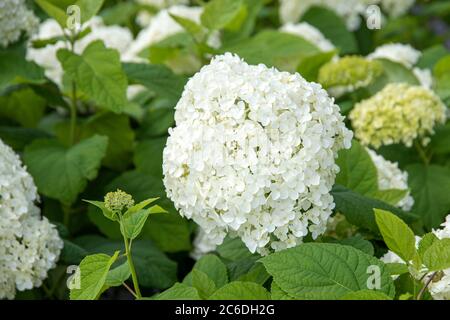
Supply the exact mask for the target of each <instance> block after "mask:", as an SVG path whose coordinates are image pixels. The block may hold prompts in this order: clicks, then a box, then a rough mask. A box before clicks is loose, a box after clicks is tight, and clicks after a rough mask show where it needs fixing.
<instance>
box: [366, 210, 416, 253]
mask: <svg viewBox="0 0 450 320" xmlns="http://www.w3.org/2000/svg"><path fill="white" fill-rule="evenodd" d="M374 211H375V220H376V222H377V225H378V228H379V229H380V232H381V235H382V236H383V240H384V242H385V243H386V245H387V247H388V248H389V249H390V250H391V251H393V252H394V253H396V254H397V255H398V256H399V257H401V258H402V259H403V260H404V261H410V260H412V259H413V258H414V256H415V255H416V254H417V251H416V240H415V237H414V232H413V231H412V230H411V229H410V228H409V227H408V225H407V224H406V223H404V222H403V220H402V219H400V218H399V217H397V216H396V215H394V214H392V213H391V212H388V211H384V210H380V209H374Z"/></svg>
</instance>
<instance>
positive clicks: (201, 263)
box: [183, 254, 228, 288]
mask: <svg viewBox="0 0 450 320" xmlns="http://www.w3.org/2000/svg"><path fill="white" fill-rule="evenodd" d="M193 270H198V271H201V272H203V273H205V274H206V275H207V276H208V277H209V278H210V279H211V280H212V281H213V282H214V284H215V287H216V288H221V287H223V286H224V285H225V284H226V283H228V274H227V268H226V266H225V264H224V263H223V262H222V261H221V260H220V259H219V257H217V256H216V255H213V254H207V255H204V256H203V257H201V258H200V259H199V260H198V261H197V262H196V263H195V265H194V268H193ZM183 283H184V284H187V285H192V283H193V279H192V273H189V274H188V275H187V276H186V277H185V278H184V280H183Z"/></svg>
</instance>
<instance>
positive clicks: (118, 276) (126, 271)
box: [105, 261, 131, 287]
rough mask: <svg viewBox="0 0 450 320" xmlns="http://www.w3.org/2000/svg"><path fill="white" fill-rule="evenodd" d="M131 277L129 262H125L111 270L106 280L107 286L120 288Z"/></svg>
mask: <svg viewBox="0 0 450 320" xmlns="http://www.w3.org/2000/svg"><path fill="white" fill-rule="evenodd" d="M130 276H131V270H130V266H129V265H128V262H127V261H125V262H124V263H122V264H121V265H120V266H118V267H116V268H114V269H111V270H109V272H108V275H107V277H106V280H105V286H107V287H118V286H121V285H122V284H123V283H124V282H125V281H127V280H128V278H130Z"/></svg>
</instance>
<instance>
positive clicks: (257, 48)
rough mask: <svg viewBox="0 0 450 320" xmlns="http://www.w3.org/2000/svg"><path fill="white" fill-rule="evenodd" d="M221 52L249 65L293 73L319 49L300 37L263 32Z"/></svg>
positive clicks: (270, 31) (271, 31) (269, 31)
mask: <svg viewBox="0 0 450 320" xmlns="http://www.w3.org/2000/svg"><path fill="white" fill-rule="evenodd" d="M221 52H232V53H236V54H238V55H239V56H240V57H241V58H243V59H244V60H245V61H246V62H247V63H249V64H259V63H264V64H265V65H266V66H268V67H276V68H278V69H281V70H288V71H295V70H296V69H297V66H298V64H299V62H300V61H301V59H302V58H305V57H308V56H311V55H314V54H316V53H318V52H319V49H318V48H317V47H316V46H314V45H312V44H311V43H310V42H308V41H306V40H305V39H303V38H301V37H298V36H295V35H292V34H288V33H283V32H278V31H273V30H265V31H261V32H260V33H258V34H256V35H255V36H253V37H252V38H250V39H243V40H240V41H237V42H236V43H234V44H232V45H229V46H226V47H223V48H221Z"/></svg>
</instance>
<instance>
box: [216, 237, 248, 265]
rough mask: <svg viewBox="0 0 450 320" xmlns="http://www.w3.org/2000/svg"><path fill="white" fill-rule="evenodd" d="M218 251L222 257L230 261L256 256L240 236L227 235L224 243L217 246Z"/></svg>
mask: <svg viewBox="0 0 450 320" xmlns="http://www.w3.org/2000/svg"><path fill="white" fill-rule="evenodd" d="M216 251H217V252H218V253H219V255H220V256H221V257H223V258H225V259H227V260H230V261H236V260H243V259H246V258H250V257H252V256H254V255H253V254H252V253H251V252H250V251H249V250H248V248H247V246H246V245H245V244H244V242H242V240H241V239H240V238H238V237H236V238H230V237H226V238H225V240H224V241H223V243H222V244H221V245H219V246H218V247H217V249H216Z"/></svg>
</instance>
